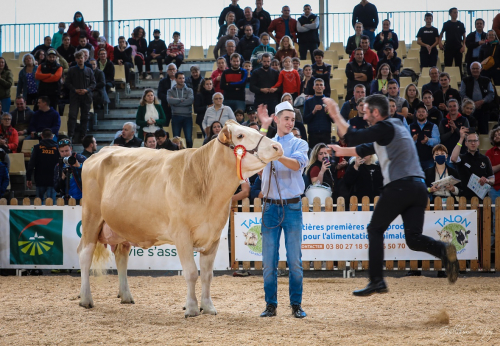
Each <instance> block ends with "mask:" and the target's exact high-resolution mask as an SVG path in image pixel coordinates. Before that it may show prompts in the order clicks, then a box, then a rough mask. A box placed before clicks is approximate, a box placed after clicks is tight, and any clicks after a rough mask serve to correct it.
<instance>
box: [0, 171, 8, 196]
mask: <svg viewBox="0 0 500 346" xmlns="http://www.w3.org/2000/svg"><path fill="white" fill-rule="evenodd" d="M7 186H9V170H8V169H7V165H6V164H5V163H3V162H0V198H1V197H2V196H3V194H4V193H5V191H7Z"/></svg>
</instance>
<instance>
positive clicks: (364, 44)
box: [349, 35, 378, 78]
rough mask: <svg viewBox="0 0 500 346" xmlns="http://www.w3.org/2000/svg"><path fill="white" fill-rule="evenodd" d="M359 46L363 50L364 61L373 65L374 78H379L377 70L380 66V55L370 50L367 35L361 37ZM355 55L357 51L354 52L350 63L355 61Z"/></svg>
mask: <svg viewBox="0 0 500 346" xmlns="http://www.w3.org/2000/svg"><path fill="white" fill-rule="evenodd" d="M359 46H360V47H361V48H362V49H363V56H364V60H365V61H366V62H367V63H369V64H370V65H372V69H373V78H377V70H376V68H377V65H378V55H377V52H375V51H374V50H372V49H371V48H370V38H369V37H368V36H366V35H363V36H361V41H360V43H359ZM354 53H356V51H353V52H352V54H351V59H349V62H351V61H353V60H354Z"/></svg>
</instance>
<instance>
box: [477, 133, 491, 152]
mask: <svg viewBox="0 0 500 346" xmlns="http://www.w3.org/2000/svg"><path fill="white" fill-rule="evenodd" d="M490 148H491V143H490V137H489V135H479V150H488V149H490Z"/></svg>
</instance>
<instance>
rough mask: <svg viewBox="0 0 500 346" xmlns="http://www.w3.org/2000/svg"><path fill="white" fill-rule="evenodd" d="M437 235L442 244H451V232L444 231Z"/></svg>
mask: <svg viewBox="0 0 500 346" xmlns="http://www.w3.org/2000/svg"><path fill="white" fill-rule="evenodd" d="M437 233H438V234H439V239H440V240H441V241H442V242H445V243H451V240H452V238H451V234H450V232H448V231H446V230H444V229H443V230H441V231H437Z"/></svg>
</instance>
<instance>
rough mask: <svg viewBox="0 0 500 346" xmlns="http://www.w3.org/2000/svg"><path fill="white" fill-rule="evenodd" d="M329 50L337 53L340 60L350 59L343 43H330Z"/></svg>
mask: <svg viewBox="0 0 500 346" xmlns="http://www.w3.org/2000/svg"><path fill="white" fill-rule="evenodd" d="M328 50H331V51H336V52H337V54H338V56H339V59H348V58H349V57H348V56H347V53H346V52H345V48H344V43H343V42H332V43H330V48H329V49H328Z"/></svg>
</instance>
